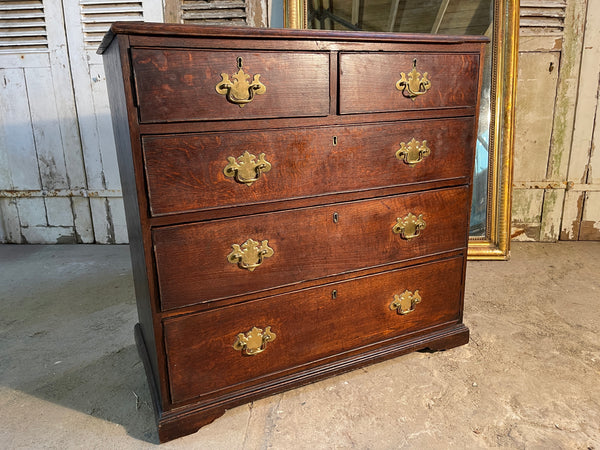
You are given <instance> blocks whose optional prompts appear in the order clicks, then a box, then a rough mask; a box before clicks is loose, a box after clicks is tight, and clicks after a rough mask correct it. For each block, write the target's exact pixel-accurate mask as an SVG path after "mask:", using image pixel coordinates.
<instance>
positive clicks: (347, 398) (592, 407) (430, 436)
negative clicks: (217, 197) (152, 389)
mask: <svg viewBox="0 0 600 450" xmlns="http://www.w3.org/2000/svg"><path fill="white" fill-rule="evenodd" d="M0 287H1V291H0V448H3V449H4V448H60V449H63V448H85V449H92V448H98V449H107V448H115V449H122V448H123V449H127V448H149V447H154V446H155V445H156V444H157V434H156V431H155V426H154V419H153V413H152V410H151V407H150V395H149V391H148V389H147V386H146V380H145V378H144V373H143V368H142V365H141V363H140V361H139V358H138V356H137V353H136V349H135V346H134V342H133V326H134V324H135V322H136V311H135V306H134V300H133V285H132V278H131V270H130V262H129V251H128V248H127V247H126V246H84V245H78V246H9V245H4V246H0ZM465 323H466V324H467V325H468V326H469V327H470V329H471V341H470V343H469V344H468V345H466V346H463V347H460V348H456V349H452V350H448V351H446V352H438V353H415V354H411V355H406V356H402V357H399V358H396V359H394V360H391V361H387V362H384V363H381V364H377V365H374V366H370V367H368V368H366V369H361V370H357V371H354V372H351V373H348V374H346V375H342V376H338V377H335V378H331V379H328V380H325V381H322V382H319V383H316V384H312V385H310V386H307V387H304V388H300V389H296V390H293V391H288V392H286V393H284V394H280V395H276V396H273V397H269V398H266V399H263V400H260V401H257V402H254V403H252V404H249V405H244V406H240V407H238V408H235V409H233V410H231V411H228V412H227V413H226V414H225V415H224V416H223V417H221V418H220V419H217V420H216V421H215V422H213V423H212V424H210V425H208V426H206V427H204V428H202V429H201V430H200V431H198V432H197V433H195V434H193V435H190V436H187V437H184V438H181V439H178V440H175V441H172V442H170V443H167V444H165V445H164V446H163V447H164V448H165V449H167V448H194V449H227V450H232V449H268V448H273V449H332V448H359V449H396V448H426V449H431V448H489V447H508V448H543V449H551V448H561V449H562V448H573V449H594V448H595V449H599V448H600V243H559V244H535V243H513V249H512V259H511V261H509V262H470V263H469V265H468V274H467V287H466V306H465Z"/></svg>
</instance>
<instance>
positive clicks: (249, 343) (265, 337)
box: [233, 327, 277, 356]
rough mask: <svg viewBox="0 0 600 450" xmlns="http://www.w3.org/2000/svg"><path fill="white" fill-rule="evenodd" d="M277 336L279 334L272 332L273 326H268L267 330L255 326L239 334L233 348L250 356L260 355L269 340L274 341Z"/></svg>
mask: <svg viewBox="0 0 600 450" xmlns="http://www.w3.org/2000/svg"><path fill="white" fill-rule="evenodd" d="M276 337H277V335H276V334H275V333H273V332H271V327H266V328H265V331H263V330H261V329H260V328H256V327H253V328H252V329H251V330H250V331H248V332H247V333H240V334H238V335H237V338H236V340H235V342H234V343H233V348H234V349H235V350H240V351H242V352H243V353H244V354H246V355H249V356H253V355H258V354H259V353H261V352H262V351H263V350H264V349H265V347H266V346H267V342H271V341H274V340H275V338H276Z"/></svg>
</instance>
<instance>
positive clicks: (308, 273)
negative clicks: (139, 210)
mask: <svg viewBox="0 0 600 450" xmlns="http://www.w3.org/2000/svg"><path fill="white" fill-rule="evenodd" d="M468 204H469V199H468V189H467V188H466V187H458V188H453V189H441V190H434V191H428V192H420V193H414V194H405V195H399V196H392V197H382V198H378V199H373V200H365V201H357V202H348V203H342V204H335V205H329V206H321V207H313V208H303V209H299V210H290V211H283V212H277V213H270V214H257V215H253V216H246V217H239V218H235V219H227V220H215V221H209V222H206V223H197V224H190V225H180V226H171V227H161V228H157V229H154V231H153V237H154V239H153V241H154V249H155V255H156V263H157V272H158V283H159V288H160V297H161V307H162V309H163V310H168V309H172V308H177V307H181V306H186V305H191V304H194V303H200V302H206V301H210V300H213V299H219V298H225V297H231V296H235V295H240V294H243V293H247V292H256V291H262V290H267V289H269V288H274V287H278V286H283V285H290V284H297V283H300V282H302V281H304V280H312V279H318V278H325V277H327V276H331V275H335V274H340V273H346V272H352V271H356V270H360V269H364V268H368V267H373V266H379V265H385V264H390V263H393V262H396V261H402V260H404V259H408V258H414V257H416V256H423V255H428V254H432V253H439V252H444V251H450V250H454V249H458V248H462V247H464V246H465V245H466V237H465V236H466V229H467V228H466V227H467V223H468V214H467V212H466V211H468V208H467V206H468ZM336 213H337V215H338V222H337V223H334V220H333V216H334V214H336ZM408 213H412V214H415V215H419V214H423V218H424V220H425V221H426V228H425V229H424V230H422V231H421V235H420V236H418V237H416V238H413V239H411V240H406V239H402V238H401V237H400V235H398V234H394V233H393V232H392V227H393V226H394V224H395V223H396V218H397V217H405V216H406V215H408ZM248 239H253V240H254V241H257V242H261V241H263V240H268V243H269V246H270V247H271V248H272V249H273V250H274V254H273V256H271V257H270V258H265V259H264V260H263V262H262V264H261V265H260V266H259V267H257V268H256V269H255V270H254V271H252V272H250V271H249V270H246V269H241V268H239V267H238V265H237V264H232V263H230V262H228V260H227V255H228V254H229V253H231V251H232V245H233V244H238V245H242V244H243V243H244V242H246V241H247V240H248Z"/></svg>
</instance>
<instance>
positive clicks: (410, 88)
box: [339, 52, 479, 114]
mask: <svg viewBox="0 0 600 450" xmlns="http://www.w3.org/2000/svg"><path fill="white" fill-rule="evenodd" d="M413 69H414V70H413ZM411 72H412V73H411ZM478 77H479V55H478V54H469V53H467V54H462V53H408V52H403V53H342V54H341V55H340V106H339V108H340V114H355V113H370V112H393V111H409V110H420V109H435V108H458V107H469V106H470V107H473V106H476V104H477V89H478V87H477V86H478V83H477V79H478ZM411 80H412V81H411ZM405 81H406V82H405Z"/></svg>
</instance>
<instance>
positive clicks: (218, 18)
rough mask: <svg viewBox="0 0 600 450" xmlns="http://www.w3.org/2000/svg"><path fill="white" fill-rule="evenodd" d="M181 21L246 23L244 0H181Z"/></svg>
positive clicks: (214, 23)
mask: <svg viewBox="0 0 600 450" xmlns="http://www.w3.org/2000/svg"><path fill="white" fill-rule="evenodd" d="M181 22H182V23H194V24H204V25H246V1H245V0H215V1H196V0H182V1H181Z"/></svg>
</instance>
